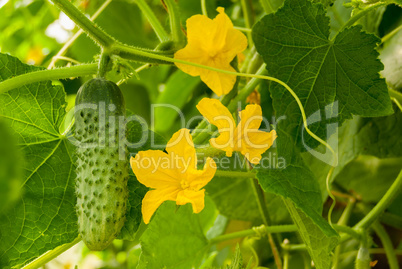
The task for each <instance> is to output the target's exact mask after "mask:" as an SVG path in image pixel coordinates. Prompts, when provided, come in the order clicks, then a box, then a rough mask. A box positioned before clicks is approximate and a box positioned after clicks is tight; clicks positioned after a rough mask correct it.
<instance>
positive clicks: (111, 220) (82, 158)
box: [74, 78, 128, 251]
mask: <svg viewBox="0 0 402 269" xmlns="http://www.w3.org/2000/svg"><path fill="white" fill-rule="evenodd" d="M74 113H75V114H74V115H75V139H76V143H77V152H76V153H77V168H76V172H77V180H76V194H77V215H78V228H79V232H80V234H81V237H82V239H83V241H84V242H85V244H86V245H87V246H88V248H89V249H90V250H96V251H100V250H103V249H105V248H106V247H107V246H109V245H110V243H111V242H112V241H113V240H114V239H115V238H116V237H117V236H118V234H119V233H120V230H121V228H122V227H123V225H124V222H125V219H126V205H127V199H128V189H127V181H128V162H127V160H126V152H127V151H126V146H125V144H124V143H123V142H122V141H124V140H123V138H124V137H125V133H124V131H123V129H121V130H120V128H119V125H121V122H124V121H122V120H124V117H125V103H124V99H123V95H122V93H121V91H120V89H119V87H118V86H117V85H116V84H114V83H113V82H111V81H108V80H106V79H103V78H95V79H92V80H89V81H88V82H86V83H85V84H84V85H82V86H81V88H80V89H79V91H78V93H77V97H76V100H75V111H74Z"/></svg>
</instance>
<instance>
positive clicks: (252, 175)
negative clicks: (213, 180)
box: [215, 170, 256, 179]
mask: <svg viewBox="0 0 402 269" xmlns="http://www.w3.org/2000/svg"><path fill="white" fill-rule="evenodd" d="M255 175H256V173H255V172H252V171H247V172H240V171H224V170H216V172H215V176H218V177H232V178H249V179H251V178H255Z"/></svg>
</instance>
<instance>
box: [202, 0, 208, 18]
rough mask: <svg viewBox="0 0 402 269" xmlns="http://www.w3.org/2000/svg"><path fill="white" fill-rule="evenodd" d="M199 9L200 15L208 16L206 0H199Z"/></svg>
mask: <svg viewBox="0 0 402 269" xmlns="http://www.w3.org/2000/svg"><path fill="white" fill-rule="evenodd" d="M201 11H202V15H204V16H207V17H208V11H207V3H206V0H201Z"/></svg>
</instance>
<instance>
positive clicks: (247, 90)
mask: <svg viewBox="0 0 402 269" xmlns="http://www.w3.org/2000/svg"><path fill="white" fill-rule="evenodd" d="M265 67H266V64H262V65H261V67H260V68H259V69H258V70H257V72H256V73H255V75H257V76H261V75H262V76H263V75H265V74H267V73H268V72H267V70H266V68H265ZM260 82H261V78H256V77H253V78H252V79H250V81H249V82H248V83H247V84H246V86H245V87H244V88H243V89H242V90H241V91H240V92H239V94H238V95H237V96H236V97H235V98H234V99H233V100H232V101H231V102H230V103H229V105H228V109H229V111H230V112H231V113H233V112H235V111H236V109H237V106H238V103H239V102H244V101H245V100H246V99H247V97H248V96H249V95H250V94H251V93H252V92H253V91H254V90H255V89H256V88H257V86H258V84H259V83H260Z"/></svg>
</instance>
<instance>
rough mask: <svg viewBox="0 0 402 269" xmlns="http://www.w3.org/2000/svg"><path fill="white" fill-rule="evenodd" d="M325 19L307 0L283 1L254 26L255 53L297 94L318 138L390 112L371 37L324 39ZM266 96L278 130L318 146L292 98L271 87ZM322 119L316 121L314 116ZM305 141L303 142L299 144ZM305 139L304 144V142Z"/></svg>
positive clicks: (351, 33) (356, 32)
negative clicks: (354, 118)
mask: <svg viewBox="0 0 402 269" xmlns="http://www.w3.org/2000/svg"><path fill="white" fill-rule="evenodd" d="M328 25H329V18H328V17H327V16H326V11H325V9H324V8H323V7H322V6H321V5H316V4H312V3H311V2H310V1H308V0H287V1H286V2H285V5H284V7H283V8H281V9H280V10H278V12H276V13H275V14H270V15H266V16H265V17H264V18H262V19H261V20H260V21H259V22H258V23H257V24H256V25H255V26H254V28H253V39H254V41H255V45H256V48H257V51H258V52H259V53H260V54H261V55H262V57H263V59H264V62H265V63H266V64H267V70H268V72H269V73H270V75H271V76H274V77H276V78H278V79H280V80H282V81H284V82H285V83H287V84H288V85H289V86H290V87H291V88H292V89H293V90H294V91H295V93H296V94H297V95H298V97H299V99H300V101H301V103H302V105H303V107H304V109H305V111H306V115H307V117H309V116H311V115H312V114H314V113H319V114H318V115H317V114H314V115H315V116H316V117H315V118H311V119H310V121H309V127H310V129H311V130H312V131H313V132H314V133H315V134H317V135H318V136H320V137H321V138H323V139H326V137H329V136H330V135H331V134H332V133H333V132H335V129H334V128H332V129H330V130H327V126H328V124H329V123H331V122H334V120H336V122H338V123H339V124H342V122H343V121H344V120H345V119H348V118H351V117H352V115H361V116H366V117H377V116H384V115H388V114H391V113H392V112H393V110H392V106H391V101H390V97H389V95H388V89H387V85H386V84H385V80H384V79H382V78H380V76H379V74H378V72H379V71H381V70H382V69H383V65H382V63H381V62H380V61H379V60H378V59H377V56H378V53H377V52H376V50H375V47H376V44H377V43H378V42H379V41H380V40H379V39H378V38H377V37H376V36H374V35H371V34H367V33H364V32H361V31H360V29H361V27H360V26H353V27H350V28H348V29H346V30H344V31H342V32H341V33H339V34H338V35H337V36H336V37H335V38H334V39H331V40H329V39H328V38H329V26H328ZM270 91H271V95H272V98H273V105H274V109H275V111H276V113H277V115H278V116H286V119H284V120H282V121H281V122H280V123H279V126H280V127H282V128H283V130H284V131H285V132H286V133H288V134H290V135H291V137H294V138H296V139H295V140H296V141H297V145H298V147H299V148H301V149H304V148H305V147H304V146H305V145H309V146H310V147H312V148H314V147H315V146H317V145H318V142H317V141H316V140H314V139H313V138H312V137H311V136H309V135H308V134H307V133H306V132H305V131H303V130H304V128H303V124H302V118H301V113H300V110H299V108H298V106H297V103H296V101H295V99H294V98H293V97H292V96H291V94H290V93H288V92H287V91H286V90H285V89H284V88H283V87H282V86H280V85H278V84H276V83H271V87H270ZM317 117H321V119H319V118H317ZM303 138H304V140H303ZM303 141H304V143H303Z"/></svg>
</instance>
